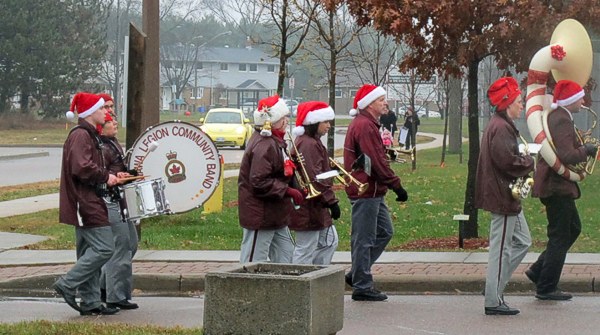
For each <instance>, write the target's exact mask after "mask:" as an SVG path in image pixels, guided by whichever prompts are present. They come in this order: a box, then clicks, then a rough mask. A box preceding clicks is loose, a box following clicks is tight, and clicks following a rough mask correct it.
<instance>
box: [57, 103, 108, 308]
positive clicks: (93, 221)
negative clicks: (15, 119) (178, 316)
mask: <svg viewBox="0 0 600 335" xmlns="http://www.w3.org/2000/svg"><path fill="white" fill-rule="evenodd" d="M75 111H77V113H78V124H77V126H76V127H74V128H73V129H72V130H71V132H70V133H69V135H68V137H67V139H66V141H65V144H64V146H63V154H62V167H61V173H60V197H59V221H60V222H61V223H64V224H69V225H72V226H74V227H75V246H76V253H77V262H76V263H75V265H74V266H73V267H72V268H71V269H70V270H69V271H68V272H67V273H66V274H65V275H63V276H61V277H59V278H58V280H57V281H56V282H55V283H54V285H53V287H54V290H55V291H56V292H57V293H58V294H60V295H61V296H62V297H63V299H64V300H65V301H66V302H67V304H68V305H69V306H71V307H72V308H73V309H75V310H77V311H79V312H80V314H81V315H93V314H102V315H110V314H115V313H117V312H118V311H119V309H118V308H111V307H106V306H104V305H103V304H102V302H101V301H100V281H99V279H100V269H101V268H102V266H103V265H104V263H106V262H107V261H108V260H109V259H110V258H111V256H112V254H113V251H114V247H115V243H114V240H113V234H112V230H111V228H110V223H109V222H108V211H107V208H106V203H105V202H104V200H103V199H102V197H103V196H104V195H105V194H104V193H105V190H106V187H107V186H108V187H111V186H115V185H117V183H118V182H119V180H118V178H117V176H115V175H114V174H112V173H110V172H109V171H108V169H106V167H105V165H104V158H103V156H102V142H101V140H100V138H99V137H98V132H97V130H96V126H97V125H98V124H103V123H104V118H105V108H104V99H102V98H101V97H99V96H98V95H96V94H91V93H85V92H80V93H77V94H76V95H75V96H74V97H73V101H72V103H71V110H70V111H69V112H67V117H68V118H72V117H74V115H75V114H74V112H75ZM77 291H79V294H80V295H81V304H80V305H78V304H77V301H76V300H75V295H76V294H77Z"/></svg>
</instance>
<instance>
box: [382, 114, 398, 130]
mask: <svg viewBox="0 0 600 335" xmlns="http://www.w3.org/2000/svg"><path fill="white" fill-rule="evenodd" d="M396 122H398V117H396V113H394V112H392V111H389V112H388V113H387V114H383V115H382V116H381V117H380V118H379V123H381V125H382V126H383V127H384V128H385V129H387V130H389V131H391V132H395V131H396V130H398V126H397V125H396Z"/></svg>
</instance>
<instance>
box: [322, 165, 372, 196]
mask: <svg viewBox="0 0 600 335" xmlns="http://www.w3.org/2000/svg"><path fill="white" fill-rule="evenodd" d="M329 165H330V166H331V168H332V169H335V170H338V171H339V172H341V173H342V174H343V177H342V176H340V175H339V174H338V175H337V176H336V177H335V178H336V179H337V180H338V181H339V182H340V184H343V185H344V186H346V187H348V186H350V184H355V185H356V187H357V188H358V194H359V195H361V194H363V193H365V191H366V190H367V188H368V187H369V183H364V184H363V183H361V182H360V181H358V179H356V178H354V177H353V176H352V175H351V174H350V173H348V171H346V170H344V168H343V167H342V165H341V164H340V163H338V162H337V161H336V160H335V159H333V158H331V157H329ZM346 178H348V180H350V182H348V181H347V180H346Z"/></svg>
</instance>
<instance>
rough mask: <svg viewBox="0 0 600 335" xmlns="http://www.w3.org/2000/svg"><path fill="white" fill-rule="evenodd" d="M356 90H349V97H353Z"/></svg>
mask: <svg viewBox="0 0 600 335" xmlns="http://www.w3.org/2000/svg"><path fill="white" fill-rule="evenodd" d="M356 92H358V90H350V96H351V97H355V96H356Z"/></svg>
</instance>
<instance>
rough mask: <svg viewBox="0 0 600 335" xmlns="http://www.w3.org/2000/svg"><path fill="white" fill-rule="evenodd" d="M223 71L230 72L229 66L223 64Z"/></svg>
mask: <svg viewBox="0 0 600 335" xmlns="http://www.w3.org/2000/svg"><path fill="white" fill-rule="evenodd" d="M221 71H229V64H227V63H221Z"/></svg>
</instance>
